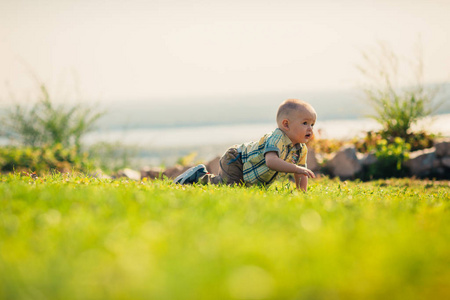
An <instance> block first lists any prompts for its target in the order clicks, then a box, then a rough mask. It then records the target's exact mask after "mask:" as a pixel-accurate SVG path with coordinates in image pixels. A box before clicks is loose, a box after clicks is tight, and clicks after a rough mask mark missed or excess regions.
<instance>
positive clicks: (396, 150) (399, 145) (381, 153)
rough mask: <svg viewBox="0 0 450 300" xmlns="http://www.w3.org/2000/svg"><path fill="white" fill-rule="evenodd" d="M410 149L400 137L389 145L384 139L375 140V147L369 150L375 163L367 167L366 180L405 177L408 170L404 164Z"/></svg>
mask: <svg viewBox="0 0 450 300" xmlns="http://www.w3.org/2000/svg"><path fill="white" fill-rule="evenodd" d="M410 149H411V145H410V144H408V143H406V142H405V141H404V140H403V139H402V138H400V137H396V138H395V139H394V141H392V142H391V143H388V141H387V140H386V139H377V140H376V145H375V147H374V148H373V149H372V148H370V149H369V150H372V151H374V154H375V156H376V158H377V162H376V163H375V164H371V165H369V167H368V174H367V176H368V177H369V178H367V179H373V178H389V177H404V176H406V175H407V174H408V170H407V168H406V167H405V166H404V162H405V161H406V160H408V158H409V151H410Z"/></svg>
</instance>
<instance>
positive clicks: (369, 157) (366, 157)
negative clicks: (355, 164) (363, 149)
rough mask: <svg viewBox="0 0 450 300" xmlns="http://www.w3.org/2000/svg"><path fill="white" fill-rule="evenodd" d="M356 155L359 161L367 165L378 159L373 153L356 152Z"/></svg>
mask: <svg viewBox="0 0 450 300" xmlns="http://www.w3.org/2000/svg"><path fill="white" fill-rule="evenodd" d="M356 157H358V160H359V163H360V164H361V166H363V167H366V166H370V165H373V164H374V163H376V162H377V161H378V159H377V157H376V156H375V154H373V153H359V152H358V153H356Z"/></svg>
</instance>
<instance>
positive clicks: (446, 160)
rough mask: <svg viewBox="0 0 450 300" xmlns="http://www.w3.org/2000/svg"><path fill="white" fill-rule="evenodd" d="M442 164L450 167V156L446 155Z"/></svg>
mask: <svg viewBox="0 0 450 300" xmlns="http://www.w3.org/2000/svg"><path fill="white" fill-rule="evenodd" d="M441 164H442V165H443V166H444V167H446V168H450V156H446V157H444V158H443V159H442V160H441Z"/></svg>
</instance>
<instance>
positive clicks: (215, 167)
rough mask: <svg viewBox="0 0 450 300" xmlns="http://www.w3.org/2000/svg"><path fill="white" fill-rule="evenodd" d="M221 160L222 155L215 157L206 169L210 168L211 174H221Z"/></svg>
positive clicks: (207, 164)
mask: <svg viewBox="0 0 450 300" xmlns="http://www.w3.org/2000/svg"><path fill="white" fill-rule="evenodd" d="M219 161H220V156H217V157H215V158H213V159H212V160H210V161H209V162H208V163H206V169H207V170H208V172H209V173H211V174H216V175H218V174H219V168H220V167H219Z"/></svg>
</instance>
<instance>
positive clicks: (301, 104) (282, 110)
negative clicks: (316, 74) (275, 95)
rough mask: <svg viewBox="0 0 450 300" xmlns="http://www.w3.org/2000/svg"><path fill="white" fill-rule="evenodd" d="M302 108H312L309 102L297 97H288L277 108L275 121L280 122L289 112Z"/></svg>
mask: <svg viewBox="0 0 450 300" xmlns="http://www.w3.org/2000/svg"><path fill="white" fill-rule="evenodd" d="M302 109H313V108H312V106H311V105H310V104H309V103H307V102H305V101H302V100H298V99H288V100H286V101H284V102H283V103H281V105H280V107H279V108H278V112H277V122H280V121H281V120H282V119H283V118H285V117H286V116H287V115H289V113H290V112H292V111H299V110H302ZM313 111H314V109H313Z"/></svg>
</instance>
